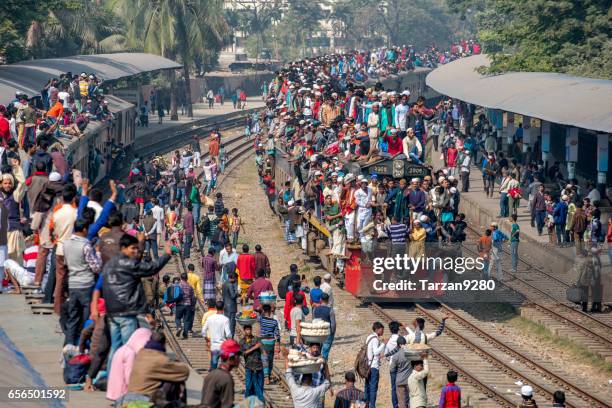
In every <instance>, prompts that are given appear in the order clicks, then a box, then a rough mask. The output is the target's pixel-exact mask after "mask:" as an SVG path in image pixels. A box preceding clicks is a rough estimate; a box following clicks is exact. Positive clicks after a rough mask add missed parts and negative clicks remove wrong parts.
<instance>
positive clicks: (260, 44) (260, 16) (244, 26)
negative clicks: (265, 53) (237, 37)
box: [233, 0, 282, 58]
mask: <svg viewBox="0 0 612 408" xmlns="http://www.w3.org/2000/svg"><path fill="white" fill-rule="evenodd" d="M233 4H234V5H236V6H237V7H239V8H238V9H237V10H235V11H234V14H235V15H236V17H237V24H236V27H235V28H239V29H240V31H242V32H244V33H247V34H250V35H252V36H254V37H255V41H254V43H255V44H254V47H253V48H254V50H253V51H254V54H255V58H259V54H260V51H261V50H262V48H264V44H265V43H266V36H267V33H268V30H267V29H268V27H270V26H271V25H272V24H273V23H274V22H275V21H278V20H280V18H281V13H282V11H281V1H280V0H271V1H264V2H256V1H249V0H247V1H239V0H235V1H234V2H233Z"/></svg>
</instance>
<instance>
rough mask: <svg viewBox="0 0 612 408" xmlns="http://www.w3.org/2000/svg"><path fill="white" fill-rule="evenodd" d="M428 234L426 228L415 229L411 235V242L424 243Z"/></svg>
mask: <svg viewBox="0 0 612 408" xmlns="http://www.w3.org/2000/svg"><path fill="white" fill-rule="evenodd" d="M426 234H427V232H426V231H425V228H414V229H413V230H412V232H411V233H410V240H411V241H424V240H425V235H426Z"/></svg>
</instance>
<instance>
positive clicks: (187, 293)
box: [176, 280, 195, 306]
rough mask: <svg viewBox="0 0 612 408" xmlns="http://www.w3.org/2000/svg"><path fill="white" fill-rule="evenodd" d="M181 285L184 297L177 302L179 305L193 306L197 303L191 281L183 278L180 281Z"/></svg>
mask: <svg viewBox="0 0 612 408" xmlns="http://www.w3.org/2000/svg"><path fill="white" fill-rule="evenodd" d="M179 286H180V287H181V291H182V292H183V297H182V298H181V300H179V301H178V302H176V303H177V304H178V305H185V306H191V305H193V304H195V292H194V291H193V288H192V287H191V285H190V284H189V282H186V281H183V280H182V281H181V282H180V283H179Z"/></svg>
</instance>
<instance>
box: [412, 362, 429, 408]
mask: <svg viewBox="0 0 612 408" xmlns="http://www.w3.org/2000/svg"><path fill="white" fill-rule="evenodd" d="M422 358H423V360H422V361H413V362H412V373H410V377H408V391H409V392H410V408H425V407H427V391H426V389H425V380H426V379H427V375H429V363H428V362H427V355H426V354H424V355H423V356H422Z"/></svg>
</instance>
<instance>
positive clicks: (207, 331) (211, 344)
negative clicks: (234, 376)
mask: <svg viewBox="0 0 612 408" xmlns="http://www.w3.org/2000/svg"><path fill="white" fill-rule="evenodd" d="M223 306H224V305H223V301H222V300H217V303H216V304H215V308H216V309H217V314H214V315H212V316H210V317H209V318H208V319H206V323H205V324H204V327H202V337H204V339H206V344H207V345H208V348H209V349H210V370H211V371H212V370H214V369H215V368H217V364H218V363H219V352H220V351H221V344H222V343H223V342H224V341H225V340H227V339H231V338H232V332H231V330H230V321H229V319H228V318H227V317H226V316H225V315H224V314H223Z"/></svg>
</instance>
